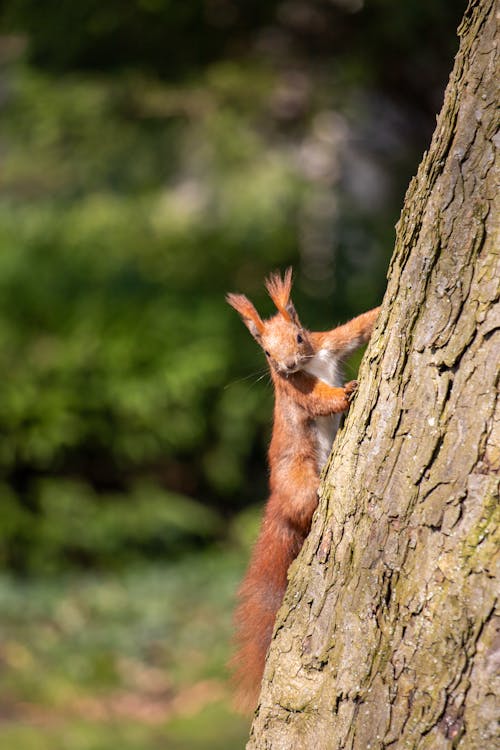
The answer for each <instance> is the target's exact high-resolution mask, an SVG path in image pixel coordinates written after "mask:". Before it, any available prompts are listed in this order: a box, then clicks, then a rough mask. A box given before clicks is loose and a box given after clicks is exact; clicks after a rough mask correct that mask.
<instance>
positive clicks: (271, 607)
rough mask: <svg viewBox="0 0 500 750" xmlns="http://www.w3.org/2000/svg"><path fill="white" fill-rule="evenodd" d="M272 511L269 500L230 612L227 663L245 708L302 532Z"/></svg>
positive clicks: (253, 697)
mask: <svg viewBox="0 0 500 750" xmlns="http://www.w3.org/2000/svg"><path fill="white" fill-rule="evenodd" d="M272 510H273V503H271V502H270V503H269V504H268V507H267V510H266V516H265V517H264V520H263V523H262V528H261V530H260V534H259V537H258V539H257V542H256V545H255V548H254V550H253V554H252V558H251V561H250V565H249V567H248V570H247V573H246V575H245V578H244V579H243V583H242V584H241V587H240V590H239V593H238V596H239V604H238V607H237V609H236V613H235V625H236V636H235V640H236V653H235V655H234V657H233V659H232V661H231V667H232V669H233V674H234V681H235V685H236V703H237V705H238V707H239V708H240V709H241V710H244V711H247V710H253V709H254V708H255V706H256V704H257V699H258V697H259V692H260V685H261V681H262V674H263V672H264V662H265V659H266V654H267V649H268V647H269V644H270V642H271V636H272V633H273V627H274V621H275V618H276V613H277V611H278V609H279V608H280V605H281V602H282V600H283V595H284V593H285V589H286V584H287V570H288V568H289V566H290V564H291V562H292V561H293V560H294V559H295V557H296V556H297V555H298V553H299V551H300V548H301V547H302V544H303V541H304V534H302V533H301V532H300V531H299V530H294V529H293V528H291V526H290V524H289V523H288V522H287V521H286V520H285V519H283V518H281V517H280V516H278V515H276V514H275V513H273V512H272Z"/></svg>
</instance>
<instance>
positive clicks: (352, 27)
mask: <svg viewBox="0 0 500 750" xmlns="http://www.w3.org/2000/svg"><path fill="white" fill-rule="evenodd" d="M463 9H464V3H462V2H449V0H448V1H447V0H432V1H431V0H427V1H424V2H422V1H421V0H419V1H417V0H408V2H405V3H401V2H397V1H396V0H372V1H367V2H365V3H363V2H362V1H359V0H342V1H341V0H338V2H334V1H333V0H307V1H306V0H289V1H281V2H276V1H275V0H266V1H265V2H264V0H247V2H237V1H236V0H183V2H180V1H179V0H135V1H134V0H119V1H118V0H101V1H100V2H98V1H97V0H80V2H78V3H60V2H56V0H46V1H45V2H43V3H41V2H34V1H33V0H7V1H6V2H4V3H3V4H2V6H1V9H0V34H1V36H0V63H1V65H2V67H1V72H0V367H1V373H2V387H1V389H0V430H1V432H2V440H1V441H0V514H1V515H0V519H1V522H0V566H1V573H0V613H1V614H0V618H1V620H0V630H1V632H0V636H1V638H0V747H1V748H2V749H3V748H4V747H5V748H6V750H10V748H12V749H14V748H16V750H17V748H19V750H25V749H26V750H27V749H28V748H30V749H31V748H33V749H35V748H36V749H37V750H38V748H42V749H44V748H51V749H52V748H56V749H58V748H64V749H65V750H66V749H67V750H90V749H92V750H94V749H95V750H108V748H114V747H116V746H117V745H119V746H120V747H123V748H124V749H125V750H127V749H128V748H134V749H135V748H137V750H139V749H141V750H148V749H149V748H157V747H158V748H159V747H162V748H169V750H170V749H171V750H177V749H179V750H180V749H181V748H182V749H184V748H186V750H188V749H189V750H191V749H192V750H196V749H197V748H200V749H201V748H205V749H208V748H220V747H225V748H228V749H229V748H239V747H243V745H244V738H245V734H246V732H247V721H246V719H244V718H241V717H238V716H237V715H236V714H235V713H234V712H233V710H232V708H231V701H230V697H231V690H230V688H229V687H228V685H227V675H226V671H225V666H224V665H225V662H226V660H227V657H228V654H229V652H230V645H229V640H230V633H231V610H232V607H233V604H234V592H235V588H236V586H237V582H238V580H239V579H240V577H241V575H242V571H243V570H244V565H245V560H246V558H247V556H248V550H249V548H250V545H251V541H252V539H253V538H254V536H255V533H256V529H257V525H258V517H259V513H260V508H261V505H262V503H263V501H264V500H265V496H266V481H267V472H266V465H265V450H266V444H267V441H268V438H269V433H270V421H271V413H272V390H271V386H270V384H269V380H268V378H267V377H266V376H265V362H264V358H263V356H262V353H261V352H260V351H259V350H258V348H257V347H256V346H255V344H254V342H253V341H252V340H251V338H250V336H248V333H247V331H246V329H244V327H243V326H242V325H241V323H240V321H239V320H238V319H237V316H236V314H235V313H234V311H232V310H231V309H230V308H229V307H228V306H227V305H226V304H225V302H224V294H225V292H227V291H238V292H244V293H246V294H247V295H248V296H249V297H251V299H252V300H253V301H254V302H255V304H256V306H257V307H258V309H259V310H260V311H261V312H262V314H263V315H267V314H270V313H271V303H270V301H269V300H268V299H266V296H265V294H264V291H263V285H262V282H263V278H264V277H265V275H266V274H268V273H269V272H270V271H272V270H274V269H277V268H281V269H283V268H285V267H286V266H288V265H290V264H291V265H293V267H294V270H295V287H294V300H295V303H296V306H297V308H298V310H299V313H300V315H301V318H302V320H303V322H304V324H305V325H306V326H308V327H311V328H318V329H321V328H328V327H332V326H333V325H335V324H336V323H338V322H341V321H344V320H346V319H348V318H349V317H352V316H353V315H355V314H357V313H359V312H362V311H364V310H366V309H369V308H370V307H373V306H374V305H376V304H378V303H379V302H380V300H381V298H382V296H383V292H384V286H385V274H386V270H387V265H388V261H389V258H390V254H391V249H392V245H393V238H394V224H395V222H396V221H397V217H398V214H399V211H400V208H401V205H402V202H403V198H404V191H405V189H406V186H407V184H408V181H409V179H410V177H411V175H412V174H414V172H415V170H416V167H417V165H418V162H419V160H420V157H421V154H422V152H423V150H424V149H425V148H426V146H427V144H428V142H429V139H430V136H431V134H432V131H433V127H434V123H435V114H436V112H437V111H438V110H439V107H440V102H441V100H442V94H443V89H444V85H445V82H446V79H447V75H448V72H449V70H450V69H451V64H452V59H453V55H454V53H455V51H456V49H457V40H456V33H455V29H456V26H457V24H458V22H459V20H460V16H461V13H462V12H463ZM357 361H358V360H353V361H352V362H351V363H348V365H347V370H346V379H352V378H353V377H354V376H355V373H356V367H357Z"/></svg>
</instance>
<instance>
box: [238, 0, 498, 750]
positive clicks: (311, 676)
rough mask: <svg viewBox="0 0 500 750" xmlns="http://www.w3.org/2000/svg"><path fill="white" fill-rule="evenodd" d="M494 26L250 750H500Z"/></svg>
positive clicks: (410, 237)
mask: <svg viewBox="0 0 500 750" xmlns="http://www.w3.org/2000/svg"><path fill="white" fill-rule="evenodd" d="M497 13H498V7H497V6H496V3H495V2H494V1H493V0H477V1H474V0H473V2H471V4H470V6H469V8H468V9H467V11H466V14H465V17H464V20H463V22H462V25H461V27H460V29H459V33H460V35H461V46H460V51H459V53H458V55H457V58H456V61H455V67H454V70H453V72H452V75H451V79H450V82H449V85H448V88H447V90H446V94H445V101H444V105H443V109H442V112H441V114H440V116H439V118H438V122H437V126H436V131H435V133H434V137H433V139H432V143H431V146H430V149H429V152H428V153H427V154H426V155H425V156H424V158H423V161H422V163H421V165H420V168H419V170H418V174H417V176H416V177H415V178H414V180H413V181H412V183H411V184H410V187H409V190H408V193H407V195H406V200H405V206H404V209H403V212H402V215H401V219H400V221H399V224H398V227H397V240H396V249H395V253H394V257H393V260H392V262H391V267H390V271H389V283H388V289H387V293H386V296H385V300H384V304H383V308H382V312H381V315H380V319H379V323H378V325H377V329H376V332H375V334H374V336H373V338H372V342H371V344H370V346H369V349H368V351H367V353H366V355H365V358H364V360H363V363H362V366H361V370H360V389H359V392H358V395H357V397H356V399H355V402H354V404H353V406H352V407H351V410H350V414H349V417H348V419H347V422H346V426H345V429H344V430H343V431H342V433H341V434H340V435H339V437H338V440H337V442H336V445H335V450H334V453H333V454H332V457H331V459H330V462H329V465H328V468H327V471H326V475H325V477H324V481H323V483H322V486H321V488H320V505H319V509H318V511H317V512H316V515H315V518H314V522H313V528H312V530H311V533H310V535H309V537H308V539H307V541H306V544H305V545H304V549H303V551H302V553H301V555H300V556H299V558H298V559H297V560H296V562H295V563H294V564H293V565H292V567H291V571H290V584H289V588H288V591H287V594H286V596H285V600H284V603H283V606H282V608H281V610H280V613H279V615H278V618H277V623H276V628H275V635H274V640H273V643H272V646H271V649H270V652H269V655H268V660H267V665H266V671H265V675H264V681H263V688H262V693H261V699H260V705H259V709H258V711H257V714H256V717H255V720H254V724H253V727H252V734H251V738H250V741H249V743H248V745H247V748H249V749H250V750H265V749H268V748H272V750H309V749H311V750H336V749H337V748H339V749H340V748H345V749H347V748H356V749H358V750H367V748H371V749H372V750H376V749H378V748H389V747H390V748H412V749H413V748H418V750H423V749H424V748H428V750H441V749H442V748H452V747H453V748H461V749H462V750H471V749H473V748H482V749H483V750H489V749H490V748H491V749H493V748H494V747H499V745H497V744H496V742H497V741H498V735H497V733H496V726H495V718H496V717H495V701H496V698H495V696H498V695H500V685H499V684H498V682H497V684H496V687H495V676H496V674H497V673H498V670H496V669H495V667H497V668H498V666H499V656H500V635H499V632H498V627H499V617H498V613H497V616H495V590H494V589H495V586H494V574H495V571H494V561H495V554H496V553H497V552H498V546H497V547H495V542H496V543H497V545H498V534H497V529H498V525H496V523H495V521H497V522H498V496H499V493H498V490H499V476H498V474H499V469H500V445H499V444H500V409H499V408H498V399H497V385H498V362H499V353H500V309H499V305H498V299H499V287H500V283H499V280H500V262H499V244H500V243H499V220H498V216H499V213H498V209H499V206H498V201H497V196H498V157H497V154H498V146H499V145H500V136H499V135H498V132H497V128H498V120H497V119H495V118H496V117H497V109H496V106H497V101H496V86H497V82H498V80H499V71H498V56H499V51H498V47H497V41H496V36H495V31H496V29H495V22H496V14H497ZM495 133H497V134H496V135H495ZM495 171H496V177H497V184H495ZM496 559H497V564H498V556H497V558H496ZM495 661H496V664H495Z"/></svg>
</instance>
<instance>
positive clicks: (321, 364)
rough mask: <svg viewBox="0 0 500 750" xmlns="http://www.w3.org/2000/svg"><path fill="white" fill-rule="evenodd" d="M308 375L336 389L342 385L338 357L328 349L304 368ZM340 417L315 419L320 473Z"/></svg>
mask: <svg viewBox="0 0 500 750" xmlns="http://www.w3.org/2000/svg"><path fill="white" fill-rule="evenodd" d="M304 370H305V372H307V373H309V375H314V377H316V378H318V379H319V380H322V381H323V382H324V383H327V384H328V385H331V386H334V387H338V386H340V385H342V377H343V375H342V370H341V368H340V363H339V360H338V357H337V356H336V355H335V354H334V353H333V352H331V351H328V349H320V350H319V351H318V352H317V353H316V354H315V355H314V357H312V358H311V359H310V360H309V361H308V363H307V365H306V366H305V367H304ZM340 420H341V415H340V414H332V415H330V416H328V417H316V419H315V420H314V425H315V428H316V447H317V454H318V471H321V470H322V468H323V466H324V465H325V463H326V462H327V460H328V456H329V455H330V451H331V450H332V444H333V440H334V438H335V435H336V434H337V430H338V428H339V425H340Z"/></svg>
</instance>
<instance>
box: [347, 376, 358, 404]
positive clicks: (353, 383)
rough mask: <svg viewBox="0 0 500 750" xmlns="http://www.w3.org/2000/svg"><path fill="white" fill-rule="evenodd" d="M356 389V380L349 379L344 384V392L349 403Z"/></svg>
mask: <svg viewBox="0 0 500 750" xmlns="http://www.w3.org/2000/svg"><path fill="white" fill-rule="evenodd" d="M357 390H358V381H357V380H350V381H349V382H348V383H346V384H345V385H344V392H345V395H346V398H347V400H348V402H349V403H351V401H352V400H353V398H354V396H355V395H356V393H357Z"/></svg>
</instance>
